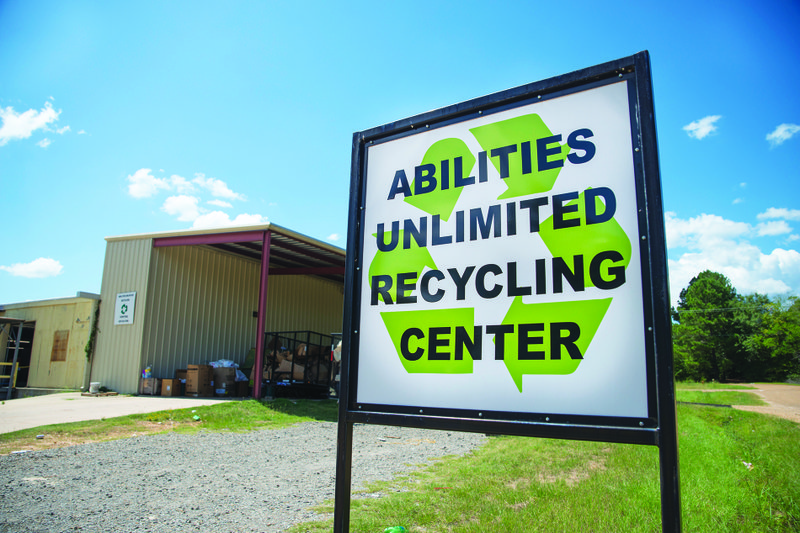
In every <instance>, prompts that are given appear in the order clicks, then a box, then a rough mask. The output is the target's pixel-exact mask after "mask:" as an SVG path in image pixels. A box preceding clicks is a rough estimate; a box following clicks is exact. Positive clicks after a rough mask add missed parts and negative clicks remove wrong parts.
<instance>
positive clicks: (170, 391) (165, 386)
mask: <svg viewBox="0 0 800 533" xmlns="http://www.w3.org/2000/svg"><path fill="white" fill-rule="evenodd" d="M180 393H181V382H180V381H178V380H177V379H162V380H161V396H180Z"/></svg>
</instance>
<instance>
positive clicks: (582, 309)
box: [368, 114, 631, 393]
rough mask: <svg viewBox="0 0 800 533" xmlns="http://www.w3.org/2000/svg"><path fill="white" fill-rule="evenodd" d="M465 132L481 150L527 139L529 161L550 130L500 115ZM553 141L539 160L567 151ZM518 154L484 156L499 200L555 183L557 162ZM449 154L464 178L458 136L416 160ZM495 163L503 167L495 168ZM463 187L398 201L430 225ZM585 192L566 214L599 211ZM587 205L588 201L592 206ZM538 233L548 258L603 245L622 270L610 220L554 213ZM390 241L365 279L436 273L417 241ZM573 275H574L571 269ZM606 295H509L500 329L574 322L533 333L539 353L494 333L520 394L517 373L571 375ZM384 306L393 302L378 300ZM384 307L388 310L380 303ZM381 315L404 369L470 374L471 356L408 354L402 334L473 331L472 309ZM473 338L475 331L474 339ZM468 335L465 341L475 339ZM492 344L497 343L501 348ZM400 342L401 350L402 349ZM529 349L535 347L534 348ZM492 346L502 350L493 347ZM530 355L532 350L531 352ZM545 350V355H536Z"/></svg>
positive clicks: (468, 157)
mask: <svg viewBox="0 0 800 533" xmlns="http://www.w3.org/2000/svg"><path fill="white" fill-rule="evenodd" d="M469 131H470V133H471V134H472V135H473V136H474V138H475V140H477V142H478V143H479V144H480V146H481V147H482V149H483V150H485V151H486V152H490V150H491V148H492V147H504V146H510V145H517V146H521V145H523V143H526V145H527V147H528V148H529V149H530V150H531V153H530V155H528V156H527V157H528V158H532V159H533V161H536V160H537V156H538V154H537V153H536V151H537V142H536V140H537V139H542V138H551V137H552V136H553V133H552V132H551V131H550V129H549V128H548V127H547V125H546V124H545V123H544V121H543V120H542V119H541V118H540V116H539V115H537V114H528V115H523V116H519V117H515V118H510V119H507V120H501V121H498V122H494V123H490V124H485V125H481V126H478V127H475V128H471V129H470V130H469ZM553 145H557V146H556V147H555V148H547V154H546V155H545V157H550V158H551V159H552V158H559V157H560V158H562V159H563V158H566V157H567V155H568V154H569V153H570V146H569V145H568V143H566V142H565V143H564V144H559V143H551V144H550V146H553ZM525 157H526V155H525V154H524V153H523V152H522V151H521V150H520V151H517V152H514V153H509V154H508V155H507V159H505V160H504V161H501V160H499V159H498V158H491V159H490V160H491V162H492V165H493V166H494V167H495V168H496V170H497V171H498V173H500V174H501V177H502V178H503V183H504V184H505V185H506V187H507V190H506V191H505V192H503V193H501V194H500V196H498V200H500V199H507V198H518V197H521V196H529V195H533V194H539V193H545V192H548V191H550V190H551V189H553V187H554V186H555V183H556V180H557V179H558V176H559V173H560V171H561V169H562V167H561V166H556V167H555V168H547V169H545V170H534V171H531V169H530V162H529V161H527V162H526V160H525ZM456 158H459V159H460V164H461V165H462V166H463V167H462V168H463V172H464V173H465V174H464V175H467V176H469V175H470V173H471V171H472V169H473V167H474V166H475V163H476V159H475V157H474V156H473V155H472V153H471V152H470V150H469V148H468V146H467V144H466V143H465V142H464V141H463V140H461V139H458V138H448V139H443V140H439V141H437V142H435V143H434V144H432V145H431V146H430V147H429V148H428V150H427V151H426V153H425V155H424V157H423V159H422V161H421V165H426V164H437V163H439V162H440V161H445V160H450V161H453V160H455V159H456ZM501 162H502V164H503V168H501ZM526 165H527V166H526ZM462 190H463V189H462V188H459V187H452V188H450V187H448V188H446V189H445V190H442V188H441V184H439V187H438V188H437V189H435V190H432V191H430V192H429V193H427V194H424V195H408V196H406V197H405V199H404V201H405V202H406V203H408V204H410V205H412V206H414V207H415V208H417V209H420V210H422V211H424V212H425V213H428V214H429V215H432V216H435V217H438V218H437V222H438V220H439V219H441V220H445V221H447V220H448V219H449V218H450V217H451V215H452V214H453V209H454V208H455V205H456V203H457V202H458V199H459V196H460V194H461V193H462ZM589 190H591V189H587V191H584V192H583V193H580V194H579V195H576V196H577V197H576V198H574V199H572V200H571V201H569V202H568V203H566V204H565V205H566V209H569V212H570V213H576V214H575V215H574V216H575V218H579V217H585V216H586V212H585V211H586V210H587V202H595V206H594V208H595V210H596V211H597V212H601V211H603V210H604V209H605V207H604V204H603V203H602V202H601V199H600V198H599V197H597V196H592V195H591V194H588V195H587V192H588V191H589ZM588 205H589V206H591V203H589V204H588ZM582 219H585V218H582ZM537 234H538V235H539V237H540V238H541V240H542V243H543V244H544V246H545V247H546V248H547V251H548V252H549V253H550V254H551V255H552V256H553V258H556V257H574V256H577V255H582V256H583V257H587V258H589V257H596V256H597V255H598V254H601V255H602V254H607V253H608V250H613V251H614V253H615V254H616V255H615V257H617V258H618V259H617V261H616V265H618V267H619V268H622V269H627V267H628V265H629V263H630V260H631V242H630V239H629V238H628V236H627V235H626V233H625V231H624V230H623V228H622V227H621V226H620V224H619V223H618V222H617V220H616V219H615V218H614V217H611V218H610V219H608V220H604V221H603V222H602V223H597V224H591V225H589V224H582V225H576V226H574V227H566V228H565V227H563V226H560V227H557V225H556V224H555V223H554V216H553V215H551V216H550V217H549V218H547V219H545V220H543V221H541V223H540V227H539V230H538V232H537ZM393 238H398V239H399V242H403V243H405V242H408V243H409V245H408V246H399V245H398V246H396V247H395V248H393V249H392V250H391V251H377V252H376V255H375V257H374V258H373V259H372V261H371V263H370V265H369V272H368V276H369V280H370V282H371V283H372V280H374V279H375V277H376V276H392V278H394V279H399V277H398V276H402V275H403V274H402V273H408V272H410V271H414V272H417V273H422V272H423V271H424V269H425V268H428V269H431V270H438V268H437V265H436V262H435V261H434V259H433V257H432V256H431V254H430V252H429V250H428V248H427V247H419V246H417V245H416V244H415V243H414V240H413V239H404V236H403V232H402V231H400V232H399V236H397V237H393ZM576 270H577V269H576ZM589 270H590V269H589V268H588V266H587V268H586V269H585V272H584V273H583V278H584V279H583V280H582V281H583V286H585V287H593V286H597V284H598V278H597V277H596V276H594V277H593V276H590V274H589ZM576 275H580V274H577V273H576ZM400 289H401V287H400V283H397V284H395V286H393V287H392V288H391V289H389V290H388V291H384V292H381V293H380V294H379V299H380V300H388V299H389V298H388V297H386V298H384V296H383V295H384V294H387V295H389V296H391V299H392V300H393V301H394V302H398V295H399V290H400ZM373 294H374V293H373ZM611 300H612V298H600V299H593V300H586V299H581V300H575V301H558V302H543V303H531V304H526V303H524V302H523V301H522V297H521V296H516V297H514V298H512V299H510V303H509V306H508V309H507V311H506V312H505V316H504V317H503V319H502V322H501V324H500V326H504V325H505V326H510V325H517V326H519V325H526V326H536V325H539V324H551V325H552V324H572V325H574V326H572V329H565V330H559V329H557V328H555V329H554V328H546V327H545V328H541V329H538V330H536V331H535V332H534V333H533V335H532V337H535V340H534V341H531V342H529V343H528V344H536V345H541V348H542V351H538V352H531V351H526V350H527V347H526V346H524V345H523V344H521V343H518V342H511V341H507V342H504V343H502V341H498V336H497V335H496V336H495V337H494V342H495V350H496V352H497V353H496V354H495V355H494V357H495V359H502V361H503V364H504V365H505V367H506V369H507V370H508V372H509V374H510V376H511V378H512V380H513V382H514V384H515V385H516V387H517V389H518V390H519V392H520V393H521V392H522V384H523V381H522V377H523V375H525V374H551V375H565V374H571V373H573V372H575V371H576V370H577V368H578V366H579V365H580V364H581V362H582V361H583V354H585V353H586V351H587V349H588V348H589V345H590V344H591V342H592V340H593V338H594V336H595V334H596V332H597V330H598V328H599V327H600V324H601V323H602V321H603V318H604V317H605V315H606V313H607V311H608V309H609V306H610V304H611ZM384 303H392V302H387V301H384ZM373 305H375V303H373ZM386 309H392V308H391V307H388V306H387V307H386ZM380 314H381V319H382V321H383V324H384V326H385V327H386V330H387V332H388V334H389V336H390V338H391V340H392V343H393V345H394V347H395V349H396V351H397V355H398V357H399V358H400V361H401V363H402V365H403V368H404V369H405V371H406V372H408V373H409V374H415V373H418V374H469V373H472V372H473V357H470V356H469V355H465V354H453V356H452V357H447V358H444V357H441V358H439V357H437V358H435V359H433V358H428V357H418V358H414V357H408V352H407V349H408V345H409V341H408V338H407V332H408V331H410V330H411V329H413V328H419V327H420V325H428V324H436V325H437V326H441V327H442V328H450V329H448V331H450V332H455V331H460V332H469V333H470V334H471V332H473V331H476V330H477V326H475V314H476V310H475V307H474V306H473V307H468V306H465V307H455V308H451V309H426V310H407V311H394V310H386V311H383V312H381V313H380ZM489 333H491V332H489ZM477 336H478V335H477V332H476V333H475V337H477ZM475 337H473V338H472V339H468V340H471V341H472V342H475V341H476V339H475ZM509 338H510V337H509ZM565 338H566V339H569V343H567V342H565V341H564V339H565ZM416 341H417V344H419V345H422V344H424V343H425V342H426V341H423V340H419V338H418V339H416ZM498 342H501V343H502V345H501V347H500V348H499V347H498ZM404 343H405V344H404ZM404 346H405V347H406V352H405V354H404V351H403V349H404ZM546 347H550V351H549V352H546V351H545V350H544V348H546ZM534 348H538V346H535V347H534ZM499 350H501V352H498V351H499ZM520 350H523V353H520ZM498 353H499V355H498ZM532 353H535V354H536V355H535V356H531V354H532ZM545 353H546V355H540V354H545ZM487 357H488V354H487Z"/></svg>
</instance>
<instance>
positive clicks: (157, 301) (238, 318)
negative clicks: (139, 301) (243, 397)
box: [143, 246, 259, 378]
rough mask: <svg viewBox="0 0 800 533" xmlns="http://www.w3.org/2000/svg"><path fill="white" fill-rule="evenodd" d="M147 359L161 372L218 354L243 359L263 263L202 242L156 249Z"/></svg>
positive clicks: (251, 333) (169, 373)
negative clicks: (213, 247) (260, 263)
mask: <svg viewBox="0 0 800 533" xmlns="http://www.w3.org/2000/svg"><path fill="white" fill-rule="evenodd" d="M152 265H153V266H152V271H151V276H150V279H151V287H150V294H151V300H150V307H149V312H148V316H147V318H146V320H147V328H146V332H145V341H144V349H143V359H144V360H145V361H146V362H147V364H151V365H153V371H154V373H155V375H156V376H157V377H163V378H171V377H173V376H174V372H175V370H176V369H179V368H186V366H187V365H189V364H206V363H208V362H209V361H216V360H218V359H230V360H233V361H236V362H237V363H242V362H244V359H245V357H246V356H247V352H248V350H249V349H250V347H251V346H252V345H253V344H254V343H255V334H256V319H255V318H254V317H253V311H254V310H255V309H256V308H257V305H258V303H257V301H258V277H259V264H258V263H257V262H255V261H248V260H245V259H241V258H238V257H236V256H233V255H230V254H226V253H220V252H217V251H214V250H211V249H208V248H205V247H201V246H174V247H165V248H156V249H154V250H153V262H152Z"/></svg>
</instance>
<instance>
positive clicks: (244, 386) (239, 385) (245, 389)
mask: <svg viewBox="0 0 800 533" xmlns="http://www.w3.org/2000/svg"><path fill="white" fill-rule="evenodd" d="M236 396H237V397H239V398H244V397H245V396H250V383H249V382H247V381H237V382H236Z"/></svg>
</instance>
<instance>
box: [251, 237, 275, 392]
mask: <svg viewBox="0 0 800 533" xmlns="http://www.w3.org/2000/svg"><path fill="white" fill-rule="evenodd" d="M271 240H272V232H270V231H265V232H264V236H263V238H262V243H261V246H262V248H261V281H260V285H259V290H258V318H257V319H256V322H257V323H258V325H257V326H256V327H257V328H258V331H257V332H256V360H255V362H254V363H253V365H254V368H255V374H254V375H253V376H254V378H255V379H254V380H253V398H255V399H259V398H261V380H262V379H264V325H265V323H266V319H267V317H266V314H267V282H268V281H269V247H270V242H271Z"/></svg>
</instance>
